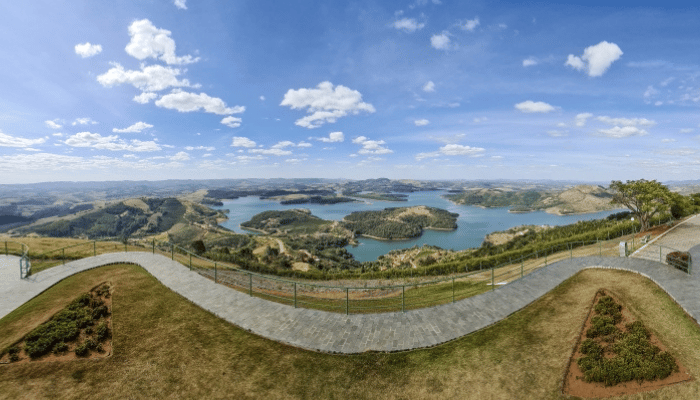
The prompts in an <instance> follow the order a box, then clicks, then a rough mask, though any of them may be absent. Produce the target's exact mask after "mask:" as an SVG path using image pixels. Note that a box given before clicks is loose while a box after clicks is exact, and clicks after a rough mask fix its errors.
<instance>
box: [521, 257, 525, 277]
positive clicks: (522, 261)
mask: <svg viewBox="0 0 700 400" xmlns="http://www.w3.org/2000/svg"><path fill="white" fill-rule="evenodd" d="M524 267H525V261H524V260H523V259H522V258H521V259H520V277H521V278H522V277H523V269H524Z"/></svg>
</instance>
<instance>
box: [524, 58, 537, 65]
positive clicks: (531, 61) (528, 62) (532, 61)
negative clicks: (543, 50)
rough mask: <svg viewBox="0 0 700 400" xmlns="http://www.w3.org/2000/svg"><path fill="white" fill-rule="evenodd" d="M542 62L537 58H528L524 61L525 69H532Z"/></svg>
mask: <svg viewBox="0 0 700 400" xmlns="http://www.w3.org/2000/svg"><path fill="white" fill-rule="evenodd" d="M539 63H540V62H539V61H538V60H537V59H536V58H535V57H530V58H526V59H524V60H523V67H532V66H533V65H537V64H539Z"/></svg>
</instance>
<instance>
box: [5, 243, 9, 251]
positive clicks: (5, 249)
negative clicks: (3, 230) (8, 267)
mask: <svg viewBox="0 0 700 400" xmlns="http://www.w3.org/2000/svg"><path fill="white" fill-rule="evenodd" d="M8 254H9V253H8V252H7V240H5V255H8Z"/></svg>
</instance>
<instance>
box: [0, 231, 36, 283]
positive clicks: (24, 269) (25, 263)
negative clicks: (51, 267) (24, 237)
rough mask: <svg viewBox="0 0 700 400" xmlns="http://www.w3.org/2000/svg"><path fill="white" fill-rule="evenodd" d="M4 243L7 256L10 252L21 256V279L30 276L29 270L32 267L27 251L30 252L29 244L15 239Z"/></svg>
mask: <svg viewBox="0 0 700 400" xmlns="http://www.w3.org/2000/svg"><path fill="white" fill-rule="evenodd" d="M3 244H4V246H3V247H4V250H5V255H6V256H9V255H10V254H12V255H15V256H19V277H20V279H24V278H26V277H27V276H29V271H30V268H31V263H30V262H29V257H28V256H27V253H29V246H27V245H26V244H24V243H22V242H16V241H14V240H5V241H4V243H3Z"/></svg>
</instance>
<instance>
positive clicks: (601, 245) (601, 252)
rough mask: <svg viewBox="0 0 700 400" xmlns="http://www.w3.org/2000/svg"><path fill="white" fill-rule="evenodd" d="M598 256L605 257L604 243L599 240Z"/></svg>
mask: <svg viewBox="0 0 700 400" xmlns="http://www.w3.org/2000/svg"><path fill="white" fill-rule="evenodd" d="M598 256H600V257H603V243H602V242H598Z"/></svg>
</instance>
